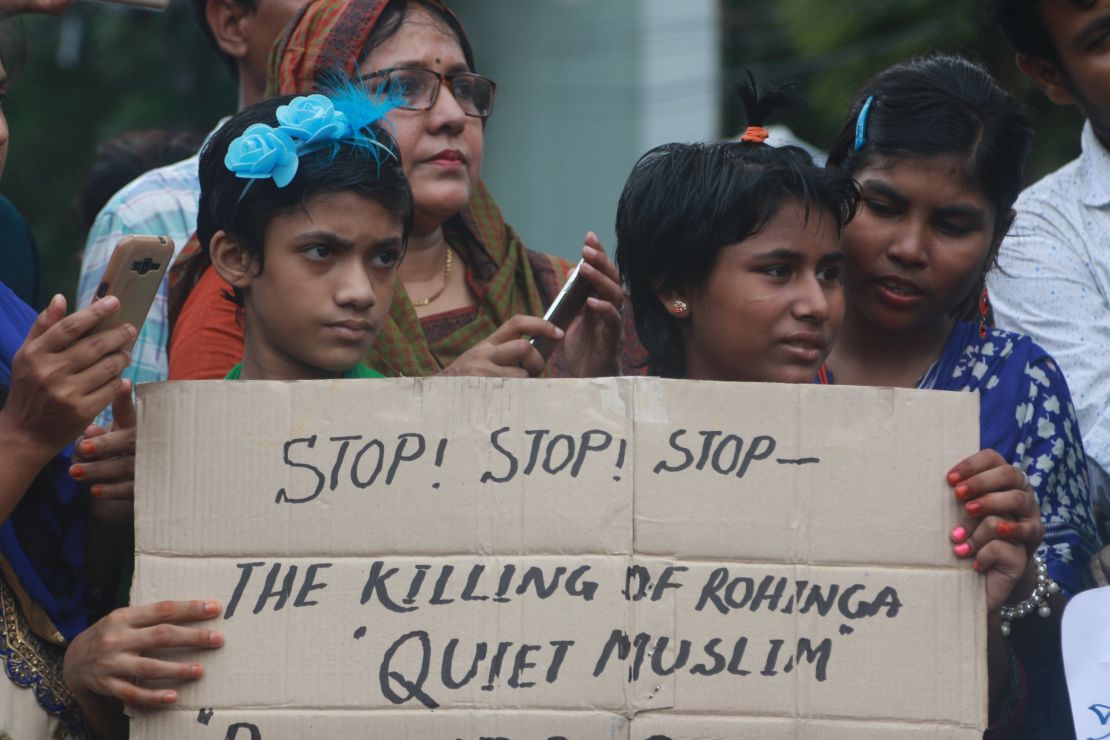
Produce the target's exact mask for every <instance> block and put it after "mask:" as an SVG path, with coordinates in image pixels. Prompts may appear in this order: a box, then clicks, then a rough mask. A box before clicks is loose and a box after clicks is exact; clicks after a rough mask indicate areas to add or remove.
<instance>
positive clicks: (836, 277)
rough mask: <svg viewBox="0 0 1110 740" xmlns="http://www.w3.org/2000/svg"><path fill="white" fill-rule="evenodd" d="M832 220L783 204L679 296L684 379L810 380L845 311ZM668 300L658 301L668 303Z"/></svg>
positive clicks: (817, 211) (818, 212)
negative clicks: (683, 307) (691, 291)
mask: <svg viewBox="0 0 1110 740" xmlns="http://www.w3.org/2000/svg"><path fill="white" fill-rule="evenodd" d="M841 260H842V258H841V254H840V240H839V237H838V234H837V223H836V219H835V218H834V217H833V215H832V214H830V213H825V212H823V211H821V210H820V209H814V208H811V209H810V212H809V218H808V220H807V219H806V213H805V209H804V208H803V206H802V205H801V204H799V203H796V202H795V203H789V204H787V205H785V206H783V207H782V208H781V209H780V210H779V212H778V213H777V214H776V215H775V216H774V218H772V219H771V220H770V221H768V222H767V225H766V226H765V227H764V229H763V230H762V231H761V232H759V233H758V234H756V235H755V236H752V237H751V238H749V239H745V240H744V241H742V242H739V243H736V244H731V245H729V246H727V247H725V248H724V249H722V250H721V251H720V252H719V253H718V255H717V264H716V265H715V266H714V268H713V272H712V273H711V274H710V276H709V279H708V281H707V282H706V284H705V286H704V288H703V289H702V290H700V291H698V292H697V293H696V294H695V295H690V296H683V298H684V300H685V301H686V303H687V304H688V305H689V310H688V311H687V312H686V313H685V314H684V318H685V319H686V320H685V321H683V323H682V325H683V326H684V327H685V330H684V332H685V341H686V377H687V378H691V379H695V380H730V381H764V382H777V383H810V382H812V381H813V378H814V376H815V375H816V373H817V369H818V368H819V367H820V365H821V363H822V362H824V361H825V357H826V356H827V355H828V353H829V350H830V349H831V348H832V343H833V340H834V339H835V337H836V330H837V327H838V326H839V325H840V319H841V317H842V315H843V313H844V300H843V295H842V293H841V289H840V265H841ZM669 304H670V302H669V301H664V306H665V307H667V308H668V309H670V305H669Z"/></svg>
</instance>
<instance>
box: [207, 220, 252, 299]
mask: <svg viewBox="0 0 1110 740" xmlns="http://www.w3.org/2000/svg"><path fill="white" fill-rule="evenodd" d="M208 254H209V256H210V257H211V258H212V267H213V268H215V270H216V272H217V273H219V276H220V277H222V278H223V279H224V280H226V281H227V282H228V283H230V284H231V286H232V287H234V288H238V289H239V290H243V289H245V288H247V287H248V286H250V284H251V279H252V278H253V277H254V276H255V275H256V274H257V271H256V270H255V269H254V268H255V264H254V260H253V259H251V256H250V254H249V253H248V252H247V250H246V249H244V248H243V246H242V245H241V244H239V242H238V241H237V240H235V239H234V238H232V237H231V236H230V235H229V234H228V233H227V232H226V231H222V230H221V231H217V232H216V233H215V234H213V236H212V241H210V242H209V243H208Z"/></svg>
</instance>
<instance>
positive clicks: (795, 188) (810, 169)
mask: <svg viewBox="0 0 1110 740" xmlns="http://www.w3.org/2000/svg"><path fill="white" fill-rule="evenodd" d="M752 87H753V89H754V82H753V83H752ZM778 92H782V91H781V90H780V91H778ZM755 93H756V94H755V95H754V98H753V99H749V98H750V97H751V96H748V97H745V107H746V108H747V110H748V121H749V125H750V126H762V125H763V124H764V123H765V121H766V115H767V114H768V113H769V112H770V111H771V110H772V109H773V108H774V107H777V106H779V105H781V104H782V103H783V102H784V101H785V100H786V98H787V97H789V96H785V95H779V94H777V92H776V91H769V92H765V93H763V94H759V92H758V90H756V91H755ZM858 200H859V196H858V191H857V189H856V186H855V184H854V183H853V181H852V179H851V178H849V177H845V176H843V175H841V174H839V173H837V172H835V171H830V170H824V169H821V168H819V167H817V166H816V165H815V164H814V163H813V158H812V157H811V156H810V155H809V154H808V153H807V152H806V151H805V150H804V149H801V148H799V147H792V146H787V147H778V148H776V147H772V146H769V145H767V144H764V143H757V142H746V141H740V142H737V141H731V142H724V143H715V144H665V145H663V146H659V147H656V148H654V149H652V150H651V151H649V152H648V153H647V154H645V155H644V156H643V157H641V158H640V160H639V161H638V162H637V163H636V165H635V166H634V167H633V168H632V174H631V175H629V177H628V182H627V183H625V186H624V191H623V192H622V193H621V197H620V202H619V204H618V206H617V223H616V232H617V249H616V257H617V265H618V266H619V267H620V272H621V276H622V278H623V280H624V281H625V284H626V285H627V287H628V292H629V296H630V298H631V300H632V308H633V312H634V314H635V317H636V332H637V334H638V335H639V338H640V341H641V342H642V343H643V345H644V347H645V348H646V349H647V351H648V369H649V371H650V372H651V373H652V374H653V375H660V376H662V377H671V378H681V377H683V376H684V375H685V369H686V352H685V346H684V344H683V340H682V334H681V331H680V328H679V325H678V324H679V322H678V319H676V318H674V317H673V316H672V315H671V314H669V313H668V312H667V311H666V310H665V309H664V308H663V305H662V303H661V302H660V301H659V298H658V297H657V293H658V292H659V291H661V290H668V289H671V290H680V291H684V292H688V293H693V292H697V291H698V290H701V289H702V288H703V287H704V286H705V284H706V282H707V281H708V280H709V277H710V275H711V274H712V272H713V269H714V267H715V266H716V264H717V258H718V255H719V254H720V252H721V250H722V249H723V248H724V247H726V246H728V245H730V244H735V243H737V242H741V241H744V240H745V239H748V238H750V237H752V236H754V235H756V234H758V233H759V232H760V231H761V230H762V229H763V228H764V227H765V226H766V225H767V223H768V222H769V221H770V220H771V219H773V218H774V217H775V216H776V214H778V213H779V211H780V210H781V209H782V208H783V207H784V206H786V205H788V204H790V203H800V204H802V205H803V206H804V207H805V210H806V218H820V217H824V216H828V217H830V218H834V219H835V220H836V225H837V229H838V231H839V230H840V229H842V228H843V227H844V225H845V224H847V223H848V221H850V220H851V219H852V217H853V216H854V215H855V210H856V207H857V204H858ZM815 212H816V213H815Z"/></svg>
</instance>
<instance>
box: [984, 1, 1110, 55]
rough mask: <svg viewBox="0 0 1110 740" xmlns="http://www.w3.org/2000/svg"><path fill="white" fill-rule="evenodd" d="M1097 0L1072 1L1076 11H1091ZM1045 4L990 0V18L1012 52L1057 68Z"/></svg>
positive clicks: (988, 9) (1054, 47) (988, 10)
mask: <svg viewBox="0 0 1110 740" xmlns="http://www.w3.org/2000/svg"><path fill="white" fill-rule="evenodd" d="M1094 1H1095V0H1071V3H1072V5H1075V6H1076V7H1077V8H1088V7H1090V6H1091V5H1093V4H1094ZM1043 4H1044V0H987V14H988V15H989V16H990V18H991V20H992V21H994V24H995V25H996V26H998V30H1000V31H1001V32H1002V35H1003V36H1005V37H1006V41H1007V42H1009V44H1010V46H1011V48H1013V50H1014V51H1016V52H1018V53H1019V54H1026V55H1028V56H1031V57H1036V58H1037V59H1042V60H1044V61H1046V62H1052V63H1054V64H1056V63H1059V61H1060V53H1059V52H1058V51H1057V50H1056V46H1055V45H1054V44H1053V43H1052V37H1051V36H1050V35H1049V33H1048V27H1047V24H1046V23H1045V19H1044V14H1043V13H1042V11H1041V8H1042V5H1043Z"/></svg>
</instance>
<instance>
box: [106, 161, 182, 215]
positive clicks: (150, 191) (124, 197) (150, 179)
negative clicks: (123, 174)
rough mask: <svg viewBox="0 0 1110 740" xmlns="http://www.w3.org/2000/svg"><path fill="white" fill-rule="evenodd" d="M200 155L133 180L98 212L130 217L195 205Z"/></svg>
mask: <svg viewBox="0 0 1110 740" xmlns="http://www.w3.org/2000/svg"><path fill="white" fill-rule="evenodd" d="M199 164H200V156H199V155H193V156H192V157H189V158H188V159H183V160H181V161H180V162H174V163H173V164H168V165H165V166H163V167H158V168H156V169H153V170H149V171H148V172H144V173H143V174H141V175H139V176H138V177H136V178H135V179H134V180H132V181H131V182H129V183H127V184H126V185H124V186H123V187H122V188H121V189H120V190H119V191H117V192H116V194H115V195H113V196H112V197H111V198H109V199H108V202H107V203H106V204H105V205H104V207H103V208H102V209H101V211H100V215H101V216H103V215H104V214H105V213H110V212H115V213H128V214H130V215H132V217H134V216H136V215H144V214H145V213H150V212H156V211H159V210H163V209H165V208H166V207H167V206H170V207H173V206H179V205H180V204H181V203H182V202H186V203H188V202H191V203H193V204H194V206H193V207H194V208H195V203H196V201H197V200H198V199H199V197H200V173H199V170H198V167H199Z"/></svg>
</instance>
